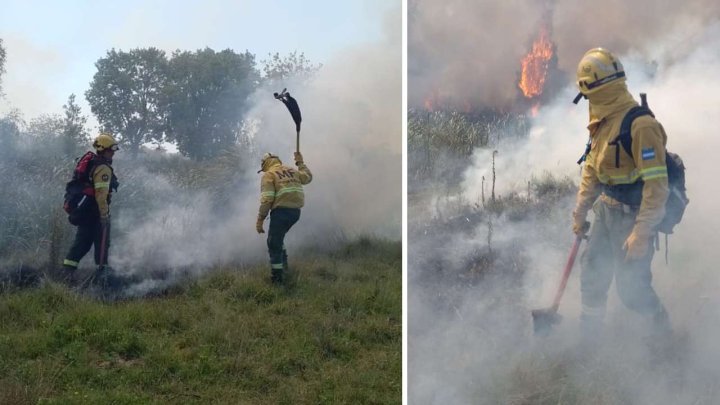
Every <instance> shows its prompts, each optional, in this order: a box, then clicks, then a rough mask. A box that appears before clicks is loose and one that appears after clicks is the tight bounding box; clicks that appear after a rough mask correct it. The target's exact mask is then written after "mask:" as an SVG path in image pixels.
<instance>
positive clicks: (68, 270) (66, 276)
mask: <svg viewBox="0 0 720 405" xmlns="http://www.w3.org/2000/svg"><path fill="white" fill-rule="evenodd" d="M75 272H77V268H75V267H73V266H68V265H63V266H62V267H61V268H60V269H59V270H58V271H57V273H56V275H55V277H54V278H55V279H56V281H57V282H59V283H60V284H64V285H66V286H68V287H73V286H75V284H76V282H77V280H75Z"/></svg>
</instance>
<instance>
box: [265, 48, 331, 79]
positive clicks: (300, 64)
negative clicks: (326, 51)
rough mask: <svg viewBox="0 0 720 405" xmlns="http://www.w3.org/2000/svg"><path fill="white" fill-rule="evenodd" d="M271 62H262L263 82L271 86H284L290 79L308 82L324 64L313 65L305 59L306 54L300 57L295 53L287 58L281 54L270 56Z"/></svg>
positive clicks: (301, 54)
mask: <svg viewBox="0 0 720 405" xmlns="http://www.w3.org/2000/svg"><path fill="white" fill-rule="evenodd" d="M268 56H269V57H270V59H269V60H263V61H261V64H262V65H263V80H264V82H265V83H266V84H268V85H270V86H277V85H282V84H283V83H284V82H285V81H287V80H288V79H293V78H294V79H299V80H300V81H307V80H308V79H310V78H311V77H312V76H314V75H315V73H317V71H318V70H320V68H321V67H322V64H317V65H315V64H313V63H312V62H311V61H310V59H308V58H306V57H305V53H300V55H298V53H297V51H293V52H291V53H289V54H287V55H285V56H282V57H281V56H280V54H279V53H277V52H275V53H274V54H268Z"/></svg>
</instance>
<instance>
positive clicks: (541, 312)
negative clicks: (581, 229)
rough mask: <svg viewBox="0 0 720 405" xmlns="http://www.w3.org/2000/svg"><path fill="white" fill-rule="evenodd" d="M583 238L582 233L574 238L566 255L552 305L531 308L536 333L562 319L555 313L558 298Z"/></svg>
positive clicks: (546, 331)
mask: <svg viewBox="0 0 720 405" xmlns="http://www.w3.org/2000/svg"><path fill="white" fill-rule="evenodd" d="M583 238H584V235H578V236H577V237H576V238H575V243H573V246H572V249H570V256H568V259H567V263H566V264H565V269H564V270H563V274H562V278H561V279H560V285H559V286H558V289H557V292H556V293H555V299H554V300H553V303H552V306H550V307H548V308H541V309H533V310H532V317H533V330H534V331H535V334H536V335H546V334H548V333H549V332H550V330H551V329H552V327H553V325H555V324H556V323H559V322H560V321H561V320H562V316H560V314H558V313H557V311H558V308H559V307H560V299H561V298H562V296H563V293H564V292H565V286H567V282H568V278H570V272H571V271H572V268H573V264H575V257H576V256H577V252H578V249H579V248H580V243H581V242H582V240H583Z"/></svg>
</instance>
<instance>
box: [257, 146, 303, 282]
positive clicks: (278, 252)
mask: <svg viewBox="0 0 720 405" xmlns="http://www.w3.org/2000/svg"><path fill="white" fill-rule="evenodd" d="M295 165H296V166H297V170H295V169H293V168H291V167H288V166H284V165H283V164H282V162H281V161H280V158H278V157H277V156H275V155H273V154H272V153H266V154H265V155H263V157H262V161H261V167H260V170H259V171H258V173H260V172H264V173H263V176H262V180H261V183H260V212H259V213H258V217H257V223H256V225H255V229H256V230H257V232H258V233H265V230H264V229H263V222H264V221H265V218H266V217H267V216H268V213H269V214H270V229H269V230H268V238H267V246H268V252H269V254H270V268H271V274H272V277H271V280H272V282H273V283H275V284H280V283H282V282H283V269H286V268H287V253H286V251H285V248H284V240H285V234H287V232H288V231H289V230H290V228H291V227H292V226H293V225H294V224H295V222H297V221H298V219H300V208H302V207H303V205H304V204H305V195H304V193H303V187H302V186H303V185H304V184H308V183H310V181H312V173H311V172H310V169H308V167H307V166H306V165H305V162H304V161H303V157H302V155H301V154H300V152H295Z"/></svg>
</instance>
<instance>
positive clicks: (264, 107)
mask: <svg viewBox="0 0 720 405" xmlns="http://www.w3.org/2000/svg"><path fill="white" fill-rule="evenodd" d="M385 25H386V30H385V32H386V35H385V37H384V38H383V40H382V41H380V42H378V43H371V44H366V45H362V46H357V47H355V48H352V49H347V50H345V51H344V52H342V53H341V54H339V55H337V56H336V57H335V58H334V59H332V60H330V61H329V62H327V63H325V64H324V66H323V67H322V69H320V71H319V72H318V73H317V75H316V76H315V77H314V78H313V79H312V80H311V81H310V82H307V83H293V82H291V83H283V84H282V85H283V86H287V88H288V91H289V92H290V93H291V94H292V95H293V97H295V98H296V99H297V100H298V103H299V105H300V108H301V110H302V114H303V125H302V131H301V134H300V150H301V152H302V153H303V155H304V159H305V162H306V164H307V165H308V167H309V168H310V170H311V171H312V172H313V177H314V178H313V181H312V183H311V184H309V185H307V186H305V208H304V209H303V211H302V216H301V219H300V221H299V222H298V224H297V225H296V226H295V227H294V228H293V230H292V231H291V232H290V233H289V234H288V238H287V239H286V246H287V248H288V252H289V255H290V256H291V257H292V256H293V255H294V254H297V253H299V252H300V251H301V249H302V248H303V247H308V246H311V247H315V248H317V247H326V246H329V245H331V244H332V243H333V242H337V241H341V240H343V239H344V238H346V237H357V236H359V235H371V236H379V237H385V238H390V239H400V237H401V212H402V211H401V208H402V207H401V204H402V197H401V187H400V185H401V161H402V152H401V133H402V132H401V125H402V120H401V78H402V72H401V55H402V53H401V48H400V46H401V41H400V28H399V27H400V10H399V9H397V10H394V11H393V12H392V13H391V14H390V15H388V16H386V24H385ZM280 90H281V89H279V88H278V89H269V88H263V89H260V90H258V92H257V93H256V94H255V95H253V96H252V100H253V104H254V106H253V107H252V108H251V110H250V112H249V113H248V120H249V121H250V122H256V123H258V122H259V123H260V124H259V125H257V126H256V131H255V132H254V133H253V137H254V139H253V140H254V144H255V145H257V150H256V151H255V152H256V153H255V154H256V159H252V160H248V161H243V162H237V164H239V165H241V168H240V169H239V170H238V173H243V174H242V175H239V176H235V177H233V176H230V177H227V178H218V179H217V181H218V182H220V183H222V184H224V186H223V187H224V190H223V193H224V194H227V195H229V196H230V197H229V198H227V201H223V202H221V203H218V201H216V200H214V199H213V197H212V196H208V195H186V194H185V193H183V192H182V191H181V190H177V189H176V188H175V187H176V186H173V185H172V184H171V182H169V181H168V180H167V179H163V178H162V176H161V177H160V178H152V179H151V180H150V181H152V182H153V183H154V185H153V188H154V189H155V190H157V192H158V193H160V194H161V195H168V196H172V198H170V199H169V200H170V202H169V203H168V204H166V205H160V206H158V207H154V211H153V212H152V213H151V214H150V215H147V216H146V217H147V218H149V219H148V220H144V221H142V222H138V221H136V220H135V219H132V218H129V217H128V216H127V215H126V216H124V218H126V221H127V223H121V224H119V227H121V228H123V229H127V230H128V231H127V232H126V233H124V234H122V235H121V236H120V238H119V240H118V242H117V245H116V247H114V248H113V253H112V256H113V257H112V260H113V264H114V266H116V267H117V268H118V269H120V271H124V272H126V273H132V274H135V275H143V274H144V273H145V272H147V271H148V270H145V269H147V268H152V266H151V265H153V264H156V265H158V266H160V267H162V268H170V269H171V270H172V271H173V272H174V273H178V274H181V273H182V274H184V273H187V272H190V273H196V272H200V271H204V269H207V268H209V267H211V266H212V265H217V264H222V263H228V262H233V263H253V262H255V263H257V262H259V261H262V260H266V258H267V247H266V245H265V239H266V235H258V234H257V233H256V232H255V220H256V217H257V210H258V206H259V198H260V197H259V195H260V176H261V175H260V174H256V171H257V170H258V168H259V165H260V156H261V155H262V153H264V152H265V151H270V152H273V153H274V154H277V155H279V156H280V158H281V160H282V161H283V163H284V164H286V165H288V166H294V162H293V152H294V150H295V124H294V123H293V121H292V119H291V117H290V114H289V113H288V111H287V109H286V108H285V106H284V105H283V104H282V103H280V102H278V101H277V100H275V99H274V98H273V96H272V93H273V91H276V92H277V91H280ZM130 163H131V162H128V161H126V162H122V161H119V162H118V163H117V164H116V166H117V168H116V170H117V172H118V174H119V176H122V170H123V165H124V164H130ZM145 177H146V176H143V175H142V174H139V175H135V176H134V178H135V180H138V179H143V178H145ZM121 181H122V177H121ZM121 194H122V190H121V192H120V193H118V195H117V197H116V198H117V205H119V206H121V205H120V202H121V201H122V195H121ZM265 228H266V231H267V222H266V225H265ZM147 287H148V286H147V285H143V287H142V288H147Z"/></svg>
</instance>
